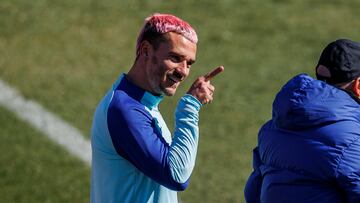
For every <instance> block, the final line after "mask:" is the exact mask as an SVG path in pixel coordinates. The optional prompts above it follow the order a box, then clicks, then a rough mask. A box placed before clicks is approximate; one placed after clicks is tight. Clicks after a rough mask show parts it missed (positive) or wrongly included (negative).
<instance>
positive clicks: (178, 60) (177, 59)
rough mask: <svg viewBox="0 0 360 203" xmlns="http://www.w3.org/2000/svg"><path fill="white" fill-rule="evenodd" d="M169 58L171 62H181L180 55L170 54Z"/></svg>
mask: <svg viewBox="0 0 360 203" xmlns="http://www.w3.org/2000/svg"><path fill="white" fill-rule="evenodd" d="M171 60H172V61H173V62H176V63H179V62H181V57H180V56H171Z"/></svg>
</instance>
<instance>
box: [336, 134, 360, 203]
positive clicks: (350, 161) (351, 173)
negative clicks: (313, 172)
mask: <svg viewBox="0 0 360 203" xmlns="http://www.w3.org/2000/svg"><path fill="white" fill-rule="evenodd" d="M358 137H360V136H359V135H358ZM337 182H338V184H339V185H340V187H341V188H342V189H343V190H344V191H345V194H346V199H347V202H360V139H359V138H358V139H357V140H356V141H355V142H354V143H352V144H351V145H350V147H348V148H347V149H346V150H345V151H344V153H343V155H342V159H341V160H340V162H339V165H338V168H337Z"/></svg>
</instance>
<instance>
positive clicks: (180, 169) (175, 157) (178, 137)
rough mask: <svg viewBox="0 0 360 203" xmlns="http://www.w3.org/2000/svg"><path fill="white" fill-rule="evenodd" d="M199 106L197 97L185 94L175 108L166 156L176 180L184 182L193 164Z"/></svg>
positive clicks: (196, 141) (197, 131)
mask: <svg viewBox="0 0 360 203" xmlns="http://www.w3.org/2000/svg"><path fill="white" fill-rule="evenodd" d="M200 107H201V103H200V102H199V101H198V100H197V99H195V98H194V97H193V96H191V95H185V96H184V97H182V98H181V100H180V101H179V104H178V106H177V108H176V113H175V130H174V138H173V141H172V144H171V149H170V153H169V156H168V160H169V163H170V166H171V168H170V169H171V175H172V177H173V179H174V180H175V181H176V182H180V183H184V182H185V181H186V180H187V179H188V178H189V177H190V175H191V173H192V170H193V168H194V166H195V159H196V152H197V146H198V140H199V128H198V121H199V110H200Z"/></svg>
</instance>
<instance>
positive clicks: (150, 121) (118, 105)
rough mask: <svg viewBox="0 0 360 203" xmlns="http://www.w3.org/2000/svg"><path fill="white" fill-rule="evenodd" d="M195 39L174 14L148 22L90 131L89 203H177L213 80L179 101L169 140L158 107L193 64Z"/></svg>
mask: <svg viewBox="0 0 360 203" xmlns="http://www.w3.org/2000/svg"><path fill="white" fill-rule="evenodd" d="M197 41H198V39H197V35H196V32H195V30H194V29H193V28H192V27H191V26H190V25H189V24H188V23H187V22H185V21H183V20H181V19H179V18H178V17H176V16H173V15H169V14H154V15H152V16H150V17H148V18H146V20H145V24H144V26H143V28H142V30H141V32H140V34H139V37H138V40H137V45H136V59H135V62H134V64H133V66H132V67H131V69H130V70H129V72H128V73H127V74H122V75H121V76H120V77H119V78H118V80H117V81H116V82H115V83H114V84H113V86H112V88H111V89H110V90H109V91H108V92H107V94H106V95H105V96H104V97H103V99H102V100H101V102H100V103H99V105H98V106H97V109H96V111H95V115H94V120H93V127H92V136H91V144H92V175H91V202H93V203H97V202H129V203H136V202H171V203H176V202H177V192H176V191H182V190H185V189H186V187H187V186H188V183H189V179H190V175H191V173H192V170H193V168H194V165H195V158H196V152H197V146H198V140H199V130H198V121H199V111H200V108H201V107H202V106H203V105H205V104H208V103H211V101H212V100H213V93H214V90H215V88H214V86H212V85H211V84H210V79H211V78H212V77H214V76H215V75H217V74H218V73H220V72H222V71H223V70H224V68H223V67H222V66H220V67H218V68H216V69H214V70H213V71H211V72H210V73H208V74H206V75H204V76H201V77H199V78H198V79H197V80H196V81H195V82H194V83H193V85H192V86H191V87H190V89H189V90H188V92H187V94H185V95H184V96H183V97H181V99H180V101H179V103H178V105H177V107H176V111H175V129H174V131H173V133H172V134H171V133H170V131H169V129H168V128H167V126H166V123H165V121H164V120H163V118H162V116H161V114H160V111H159V108H158V105H159V103H160V102H161V100H162V99H163V98H164V96H173V95H174V94H175V92H176V89H177V87H178V86H179V84H180V83H181V82H182V81H183V80H184V79H185V78H186V77H187V76H188V75H189V71H190V67H191V66H192V64H193V63H194V62H195V57H196V48H197V46H196V44H197Z"/></svg>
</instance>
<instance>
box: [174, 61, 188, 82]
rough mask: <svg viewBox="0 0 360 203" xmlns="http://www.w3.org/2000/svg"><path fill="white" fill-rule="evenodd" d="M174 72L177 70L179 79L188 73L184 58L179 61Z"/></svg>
mask: <svg viewBox="0 0 360 203" xmlns="http://www.w3.org/2000/svg"><path fill="white" fill-rule="evenodd" d="M176 72H178V73H179V74H180V75H181V79H184V78H186V77H187V76H188V74H189V68H188V64H187V62H186V61H185V60H184V61H182V62H181V63H179V65H178V67H177V69H176Z"/></svg>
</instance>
